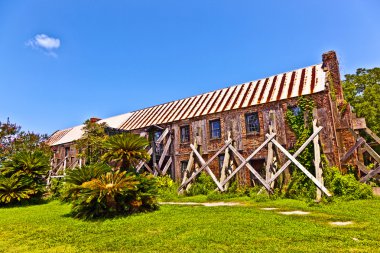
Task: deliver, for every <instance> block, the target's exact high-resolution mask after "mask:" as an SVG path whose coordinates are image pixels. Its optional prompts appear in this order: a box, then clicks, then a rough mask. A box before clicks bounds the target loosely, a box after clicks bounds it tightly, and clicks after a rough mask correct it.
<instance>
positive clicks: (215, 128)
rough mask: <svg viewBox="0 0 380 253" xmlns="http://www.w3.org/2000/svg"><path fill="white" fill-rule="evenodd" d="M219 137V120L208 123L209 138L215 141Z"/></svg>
mask: <svg viewBox="0 0 380 253" xmlns="http://www.w3.org/2000/svg"><path fill="white" fill-rule="evenodd" d="M220 137H221V128H220V120H219V119H217V120H212V121H210V138H211V139H216V138H220Z"/></svg>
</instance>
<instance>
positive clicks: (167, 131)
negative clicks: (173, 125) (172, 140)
mask: <svg viewBox="0 0 380 253" xmlns="http://www.w3.org/2000/svg"><path fill="white" fill-rule="evenodd" d="M168 133H169V128H165V130H164V132H163V133H162V134H161V136H160V137H159V138H158V139H157V141H156V144H157V145H159V144H160V143H161V142H162V141H163V140H164V138H165V137H166V135H167V134H168Z"/></svg>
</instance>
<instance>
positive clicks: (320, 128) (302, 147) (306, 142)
mask: <svg viewBox="0 0 380 253" xmlns="http://www.w3.org/2000/svg"><path fill="white" fill-rule="evenodd" d="M322 128H323V127H321V126H320V127H318V128H317V129H316V131H315V132H314V133H313V134H312V135H310V137H309V138H308V139H307V140H306V141H305V142H304V143H303V144H302V146H301V147H300V148H299V149H298V150H297V151H296V152H295V153H294V154H293V157H294V158H296V157H297V156H298V155H299V154H301V153H302V151H304V149H305V148H306V147H307V145H309V143H310V142H311V141H312V140H313V139H314V138H315V136H317V135H318V134H319V132H320V131H321V130H322ZM291 163H292V161H291V160H288V161H287V162H286V163H285V164H284V165H282V166H281V168H280V169H279V170H278V171H277V172H276V174H274V175H273V177H271V179H270V180H269V181H268V183H269V184H270V183H272V182H273V181H274V180H276V178H277V177H278V176H279V175H280V174H281V173H282V172H283V171H284V170H285V169H286V168H287V167H288V166H289V165H290V164H291Z"/></svg>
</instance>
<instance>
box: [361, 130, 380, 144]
mask: <svg viewBox="0 0 380 253" xmlns="http://www.w3.org/2000/svg"><path fill="white" fill-rule="evenodd" d="M364 131H365V132H366V133H367V134H368V135H369V136H371V137H372V138H373V139H374V140H375V141H376V142H377V143H378V144H380V137H379V136H377V135H376V134H375V133H374V132H372V130H371V129H369V128H368V127H367V128H365V129H364Z"/></svg>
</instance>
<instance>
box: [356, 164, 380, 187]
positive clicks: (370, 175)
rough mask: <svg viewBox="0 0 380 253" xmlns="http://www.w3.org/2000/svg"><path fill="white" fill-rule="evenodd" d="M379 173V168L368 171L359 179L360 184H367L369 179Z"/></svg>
mask: <svg viewBox="0 0 380 253" xmlns="http://www.w3.org/2000/svg"><path fill="white" fill-rule="evenodd" d="M379 173H380V166H378V167H377V168H376V169H373V170H370V171H369V172H368V174H367V175H366V176H364V177H362V178H360V182H361V183H364V182H367V181H368V180H369V179H370V178H372V177H374V176H376V175H377V174H379Z"/></svg>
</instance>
